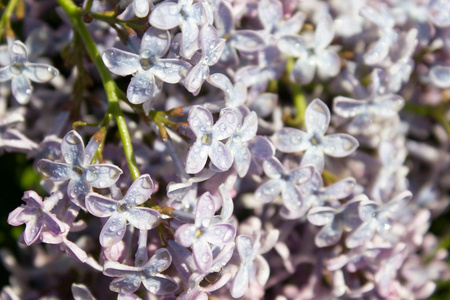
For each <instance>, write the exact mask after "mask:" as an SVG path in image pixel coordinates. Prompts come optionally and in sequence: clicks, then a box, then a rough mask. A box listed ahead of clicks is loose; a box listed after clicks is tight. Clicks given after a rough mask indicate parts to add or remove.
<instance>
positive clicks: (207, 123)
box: [188, 106, 213, 138]
mask: <svg viewBox="0 0 450 300" xmlns="http://www.w3.org/2000/svg"><path fill="white" fill-rule="evenodd" d="M188 123H189V127H190V128H191V129H192V131H193V132H194V134H195V136H197V138H199V137H203V135H204V134H205V133H209V132H210V130H211V128H212V124H213V117H212V114H211V112H210V111H209V110H207V109H206V108H203V107H201V106H194V107H193V108H191V110H190V111H189V116H188Z"/></svg>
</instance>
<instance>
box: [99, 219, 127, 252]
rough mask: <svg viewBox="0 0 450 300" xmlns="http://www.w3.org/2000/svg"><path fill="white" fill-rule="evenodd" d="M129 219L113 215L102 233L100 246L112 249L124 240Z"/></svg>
mask: <svg viewBox="0 0 450 300" xmlns="http://www.w3.org/2000/svg"><path fill="white" fill-rule="evenodd" d="M126 226H127V219H126V217H125V214H122V213H115V214H113V215H112V216H111V217H110V218H109V220H108V221H107V222H106V224H105V225H104V226H103V229H102V231H101V232H100V244H101V245H102V247H110V246H112V245H114V244H116V243H118V242H119V241H121V240H122V238H123V236H124V235H125V231H126Z"/></svg>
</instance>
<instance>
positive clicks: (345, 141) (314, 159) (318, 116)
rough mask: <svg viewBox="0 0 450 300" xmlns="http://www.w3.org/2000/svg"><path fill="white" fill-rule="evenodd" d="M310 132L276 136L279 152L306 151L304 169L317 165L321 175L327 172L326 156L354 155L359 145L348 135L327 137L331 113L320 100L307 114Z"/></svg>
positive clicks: (290, 130) (282, 132) (283, 131)
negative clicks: (325, 167) (324, 169)
mask: <svg viewBox="0 0 450 300" xmlns="http://www.w3.org/2000/svg"><path fill="white" fill-rule="evenodd" d="M305 123H306V132H304V131H301V130H298V129H295V128H283V129H281V130H279V131H277V132H276V133H275V134H274V135H273V136H272V141H273V142H274V144H275V146H276V147H277V149H278V150H280V151H282V152H287V153H292V152H300V151H306V152H305V153H304V155H303V159H302V165H303V166H304V165H307V164H313V165H314V166H315V167H316V168H317V170H318V171H322V170H323V168H324V164H325V161H324V154H327V155H329V156H333V157H344V156H347V155H350V154H351V153H352V152H354V151H355V149H356V148H357V147H358V146H359V143H358V141H357V140H356V139H355V138H354V137H352V136H350V135H348V134H345V133H339V134H330V135H325V133H326V131H327V129H328V125H329V124H330V110H329V109H328V107H327V106H326V105H325V103H323V102H322V101H321V100H320V99H315V100H314V101H312V102H311V103H310V104H309V105H308V107H307V108H306V112H305Z"/></svg>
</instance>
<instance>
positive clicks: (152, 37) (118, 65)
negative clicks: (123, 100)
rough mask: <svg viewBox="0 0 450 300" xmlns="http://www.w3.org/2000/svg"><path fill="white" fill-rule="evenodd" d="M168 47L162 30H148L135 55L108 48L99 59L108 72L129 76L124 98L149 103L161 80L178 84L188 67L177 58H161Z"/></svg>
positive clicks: (165, 32)
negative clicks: (131, 76)
mask: <svg viewBox="0 0 450 300" xmlns="http://www.w3.org/2000/svg"><path fill="white" fill-rule="evenodd" d="M169 45H170V35H169V32H168V31H166V30H159V29H156V28H153V27H151V28H149V29H148V30H147V31H146V32H145V33H144V36H143V37H142V41H141V45H140V49H139V54H135V53H131V52H127V51H123V50H120V49H117V48H110V49H108V50H106V51H105V52H103V55H102V58H103V61H104V62H105V65H106V66H107V67H108V69H109V70H110V71H111V72H113V73H114V74H117V75H120V76H126V75H133V78H132V79H131V82H130V84H129V85H128V88H127V98H128V100H130V102H131V103H133V104H140V103H143V102H149V103H150V106H151V104H152V103H154V101H155V100H156V99H157V97H158V96H159V94H160V93H161V88H162V81H164V82H167V83H178V82H179V81H180V80H182V79H183V78H184V77H185V76H186V74H187V71H188V69H189V68H190V67H191V65H190V64H189V63H188V62H185V61H183V60H180V59H175V58H173V59H171V58H162V57H163V56H164V55H165V54H166V52H167V50H168V49H169Z"/></svg>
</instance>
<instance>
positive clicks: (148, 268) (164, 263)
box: [144, 248, 172, 274]
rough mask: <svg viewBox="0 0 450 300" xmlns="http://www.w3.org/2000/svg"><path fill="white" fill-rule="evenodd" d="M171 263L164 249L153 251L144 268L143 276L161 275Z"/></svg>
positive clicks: (169, 256) (170, 258) (170, 257)
mask: <svg viewBox="0 0 450 300" xmlns="http://www.w3.org/2000/svg"><path fill="white" fill-rule="evenodd" d="M171 263H172V256H171V255H170V253H169V251H168V250H167V249H166V248H160V249H158V250H156V251H155V254H153V255H152V257H151V258H150V260H149V261H148V262H147V263H146V264H145V266H144V273H145V274H157V273H162V272H164V271H165V270H167V268H168V267H169V266H170V264H171Z"/></svg>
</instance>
